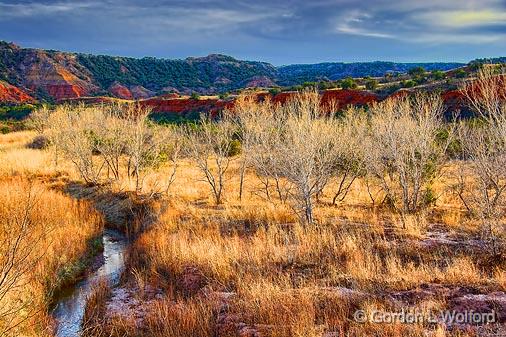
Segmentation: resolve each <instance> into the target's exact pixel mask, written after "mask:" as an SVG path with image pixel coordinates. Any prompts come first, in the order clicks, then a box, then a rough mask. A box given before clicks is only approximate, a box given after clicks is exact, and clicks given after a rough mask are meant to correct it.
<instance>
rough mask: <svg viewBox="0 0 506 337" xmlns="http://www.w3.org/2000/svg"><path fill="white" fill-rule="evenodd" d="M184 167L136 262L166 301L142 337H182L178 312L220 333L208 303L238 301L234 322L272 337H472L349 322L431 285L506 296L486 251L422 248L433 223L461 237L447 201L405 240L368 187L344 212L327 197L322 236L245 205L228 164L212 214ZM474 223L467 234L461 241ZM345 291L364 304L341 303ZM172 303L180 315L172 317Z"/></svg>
mask: <svg viewBox="0 0 506 337" xmlns="http://www.w3.org/2000/svg"><path fill="white" fill-rule="evenodd" d="M185 165H188V164H184V165H183V166H182V167H183V169H182V170H180V172H179V176H178V179H177V180H176V182H175V183H174V187H173V195H172V198H171V201H170V205H169V207H167V210H166V211H165V212H163V213H162V214H161V216H160V218H159V221H158V222H157V223H156V224H155V225H153V226H152V227H151V228H150V229H149V230H148V231H147V232H145V233H144V234H142V235H141V237H140V238H139V239H138V240H137V242H136V243H135V245H134V248H133V252H132V254H131V259H130V264H131V266H134V267H135V268H137V269H138V270H142V271H143V274H144V275H145V278H146V279H150V280H151V282H152V283H153V284H155V285H156V286H161V287H163V288H164V289H165V290H166V292H167V294H168V295H167V296H168V297H167V299H166V300H165V301H164V302H162V304H161V305H160V306H161V307H157V308H156V309H155V312H153V313H152V314H151V316H150V319H149V322H150V323H149V326H148V327H147V329H148V330H147V331H148V332H147V333H146V335H151V334H154V335H157V336H158V335H163V334H164V333H166V334H168V335H171V336H185V332H184V331H187V330H185V329H187V328H182V327H181V326H180V325H181V324H183V323H182V322H181V321H180V319H176V320H174V315H175V314H174V313H173V312H172V310H176V311H177V312H179V311H178V310H181V306H186V305H188V307H185V310H187V311H186V312H185V315H186V316H185V317H184V322H185V323H184V324H193V326H194V327H196V326H199V327H200V326H206V327H209V324H208V323H203V322H202V321H200V320H199V317H201V315H202V313H201V311H198V314H197V313H195V315H197V316H193V314H192V313H193V310H194V309H192V308H194V306H195V305H197V307H198V308H203V307H205V308H206V313H207V312H208V311H209V310H210V309H209V308H208V307H209V306H210V307H211V308H213V310H214V312H215V313H214V315H215V321H213V322H216V321H217V322H220V317H221V316H220V315H223V313H222V314H219V312H220V309H219V308H220V305H219V304H216V301H215V300H214V299H213V296H211V295H209V294H215V293H221V292H226V293H229V292H231V293H233V294H234V295H233V296H232V299H231V300H229V301H228V302H227V303H228V307H227V308H228V309H227V314H226V315H228V316H227V317H231V318H230V319H232V318H234V319H236V320H237V322H242V323H243V324H246V325H247V326H250V327H254V328H255V329H256V330H257V331H264V330H265V331H267V332H268V333H267V332H264V334H265V333H267V335H272V336H322V334H323V333H324V332H331V331H332V332H340V333H341V334H344V335H349V336H357V335H364V336H365V335H374V336H426V334H427V331H432V332H431V335H432V336H450V335H451V336H460V335H462V336H465V335H466V334H465V333H462V332H459V331H454V332H448V331H445V330H444V328H443V327H441V326H436V327H435V328H434V327H432V328H430V327H428V326H425V325H422V324H419V325H403V324H387V325H381V324H372V323H371V324H357V323H354V322H353V321H350V319H352V315H353V312H354V311H355V310H356V309H358V308H360V309H364V310H366V309H367V308H372V307H375V308H382V309H385V310H386V309H389V308H390V309H391V308H392V305H393V304H392V302H390V301H389V300H386V299H385V298H384V295H385V294H387V293H395V292H399V291H405V290H410V289H417V288H419V287H420V286H423V285H427V284H429V285H430V284H438V285H441V286H443V287H447V288H454V287H458V286H462V287H472V288H474V289H483V291H487V289H494V290H503V291H504V290H505V289H506V288H505V287H504V279H503V278H504V269H503V268H504V266H500V267H498V268H499V269H497V271H495V272H494V271H491V269H490V267H488V266H487V265H483V264H484V262H483V261H484V260H486V256H487V252H486V251H482V252H481V253H473V252H470V251H466V250H465V249H464V250H454V249H452V248H451V247H448V246H445V245H441V246H425V245H424V244H423V240H425V239H426V238H427V236H426V234H427V231H430V230H431V226H432V225H433V223H432V221H433V220H434V219H438V221H439V220H442V221H441V222H443V224H441V226H447V227H446V228H448V231H449V232H451V231H452V230H459V224H461V223H462V220H464V216H463V215H462V214H463V213H462V210H461V206H459V204H458V200H456V199H455V198H454V197H452V196H447V197H446V198H447V199H440V201H441V200H445V201H447V202H449V203H450V202H451V204H441V203H440V201H439V202H438V205H437V206H436V207H435V210H434V212H431V213H422V214H420V215H418V216H416V217H415V216H412V217H409V218H408V219H407V220H406V221H405V222H406V224H407V229H405V230H404V229H402V228H401V225H400V220H399V218H398V216H396V215H393V214H391V213H390V212H389V211H388V210H387V209H384V208H381V207H380V208H377V207H376V208H373V207H371V202H370V199H369V196H368V194H367V192H366V191H365V188H364V186H365V185H364V182H363V181H359V182H358V183H357V184H356V185H355V188H354V189H353V190H352V191H351V192H350V195H349V198H348V199H346V202H345V204H343V205H339V206H337V207H335V206H329V205H330V199H331V196H332V193H331V191H332V186H330V187H329V188H328V190H327V192H326V193H324V195H323V196H322V197H321V203H320V204H319V205H318V206H319V208H318V211H317V212H316V218H317V219H318V224H316V225H313V226H304V225H301V224H299V223H298V221H297V219H298V218H297V216H296V215H295V214H294V212H293V210H292V209H291V208H290V207H288V206H287V205H285V204H282V203H280V202H279V201H274V202H269V201H267V200H265V199H263V198H261V197H259V196H258V195H257V194H255V193H249V194H247V197H246V198H243V200H242V201H239V200H238V197H237V196H238V190H237V188H238V181H237V175H236V174H235V173H234V171H235V170H236V169H238V167H237V166H238V163H233V164H232V165H233V166H232V167H231V169H230V172H229V174H230V177H229V179H230V180H229V181H228V184H227V186H228V189H227V191H226V194H225V195H226V202H225V203H224V204H223V205H221V206H219V207H216V206H212V205H213V201H212V199H211V198H210V197H209V191H208V187H207V186H206V185H205V184H199V183H195V179H198V175H197V172H195V171H194V169H192V168H190V167H186V166H185ZM190 182H191V184H190ZM246 182H247V187H246V191H254V190H255V189H256V186H257V184H258V183H259V182H258V180H257V179H256V178H255V176H254V175H253V174H251V172H250V173H248V175H247V179H246ZM440 188H446V186H445V185H444V184H442V185H440ZM329 191H330V192H329ZM466 221H467V220H466ZM469 223H472V222H470V221H469ZM469 223H467V224H466V226H464V227H463V229H462V232H460V234H462V235H466V234H465V233H467V230H468V228H467V227H468V226H471V225H469ZM471 227H472V226H471ZM480 254H481V255H480ZM343 288H346V289H350V290H349V291H350V292H352V293H353V294H356V295H357V297H353V296H352V297H351V298H350V297H348V296H346V294H343V293H341V292H340V290H339V289H343ZM203 294H208V295H205V296H204V295H203ZM360 294H366V296H364V297H362V296H361V295H360ZM173 301H176V302H177V303H178V304H177V305H176V306H175V307H174V303H173ZM218 302H219V301H218ZM195 303H197V304H195ZM417 305H419V306H423V307H430V308H432V309H434V308H439V309H441V308H443V309H444V308H446V305H447V303H446V301H445V300H444V299H443V300H441V299H438V298H433V299H431V301H422V302H419V303H417ZM160 308H163V310H161V309H160ZM169 308H172V309H169ZM190 309H191V310H190ZM427 310H428V309H427ZM199 315H200V316H199ZM206 315H207V314H206ZM175 316H176V317H179V316H178V315H175ZM203 317H207V316H205V315H204V316H203ZM153 321H155V322H157V324H155V325H153V324H152V322H153ZM205 321H206V322H207V319H205ZM160 322H163V324H161V323H160ZM155 327H156V328H155ZM161 327H164V328H163V329H161ZM210 328H213V329H214V331H219V333H220V336H222V335H223V336H229V335H227V334H225V333H224V332H223V331H224V330H223V329H225V330H226V328H224V327H223V326H222V325H219V324H218V325H216V323H213V324H211V327H210ZM151 329H153V330H151ZM160 329H161V330H160ZM434 329H435V330H434ZM232 330H234V329H232ZM169 331H170V333H169ZM234 331H235V330H234ZM127 335H128V334H127ZM230 336H235V334H232V333H231V334H230Z"/></svg>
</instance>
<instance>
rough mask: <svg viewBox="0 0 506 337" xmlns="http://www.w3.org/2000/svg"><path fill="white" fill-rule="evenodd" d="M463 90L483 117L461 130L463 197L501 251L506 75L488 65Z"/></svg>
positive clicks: (505, 187)
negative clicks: (505, 76)
mask: <svg viewBox="0 0 506 337" xmlns="http://www.w3.org/2000/svg"><path fill="white" fill-rule="evenodd" d="M462 92H463V93H464V95H465V96H466V97H467V99H468V102H469V104H470V107H471V108H472V109H473V110H474V111H475V112H476V113H477V115H478V117H479V119H478V120H477V121H474V122H467V123H462V124H461V127H460V129H459V131H460V132H459V135H460V137H459V139H460V142H461V144H462V150H463V158H464V159H467V161H466V162H463V165H461V170H460V172H461V174H460V177H459V184H458V188H459V189H458V192H459V197H460V198H461V200H462V202H463V203H464V205H465V206H466V208H467V209H468V210H469V211H471V212H472V213H474V214H475V215H477V216H478V217H479V218H480V219H481V221H482V225H483V228H484V229H485V235H486V237H487V239H488V241H489V242H490V243H491V245H492V250H493V252H494V253H495V254H497V253H498V249H499V244H498V243H499V242H498V239H499V237H500V234H501V233H503V232H504V227H503V226H504V225H502V224H501V219H502V218H503V217H504V215H505V206H506V197H505V193H504V191H505V190H506V170H505V167H506V81H505V78H504V75H502V74H497V73H496V72H495V71H494V70H493V68H492V67H485V68H483V69H482V70H481V71H480V72H479V74H478V78H477V79H476V80H475V81H473V82H469V83H467V84H466V86H465V87H464V88H463V90H462ZM469 173H471V174H469ZM469 177H474V179H469Z"/></svg>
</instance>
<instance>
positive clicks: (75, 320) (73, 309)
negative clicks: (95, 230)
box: [52, 230, 126, 337]
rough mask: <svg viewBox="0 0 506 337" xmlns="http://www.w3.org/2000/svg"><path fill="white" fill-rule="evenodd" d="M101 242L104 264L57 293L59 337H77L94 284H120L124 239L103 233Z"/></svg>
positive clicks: (121, 236) (56, 307)
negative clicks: (101, 280) (102, 282)
mask: <svg viewBox="0 0 506 337" xmlns="http://www.w3.org/2000/svg"><path fill="white" fill-rule="evenodd" d="M102 240H103V244H104V252H103V254H104V264H103V265H102V266H101V267H100V268H99V269H98V270H97V271H96V272H94V273H93V274H91V275H90V276H89V277H88V278H86V279H84V280H82V281H80V282H79V283H78V284H76V285H75V286H73V287H69V288H67V289H64V290H63V291H62V292H61V293H59V296H58V298H57V304H56V306H55V308H54V310H53V313H52V314H53V317H54V318H55V320H56V321H57V323H58V325H57V330H56V336H58V337H71V336H72V337H76V336H79V330H80V328H81V322H82V319H83V315H84V308H85V305H86V298H87V297H88V296H89V295H90V293H91V291H92V289H93V284H94V283H95V282H97V281H98V280H100V279H106V280H107V281H108V282H109V284H110V285H111V286H114V285H115V284H117V283H118V282H119V278H120V275H121V272H122V270H123V266H124V260H123V257H124V252H125V248H126V240H125V237H124V236H123V235H122V234H120V233H118V232H116V231H112V230H106V231H105V232H104V235H103V239H102Z"/></svg>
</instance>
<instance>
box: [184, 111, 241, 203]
mask: <svg viewBox="0 0 506 337" xmlns="http://www.w3.org/2000/svg"><path fill="white" fill-rule="evenodd" d="M235 132H236V128H235V125H234V124H233V123H232V122H230V121H229V120H226V119H225V120H222V121H218V122H214V121H212V120H210V119H209V118H205V117H202V119H201V121H200V123H199V124H198V125H194V126H187V127H186V128H185V135H186V137H185V138H186V144H185V150H186V154H187V155H188V156H189V157H190V158H191V159H192V160H193V161H194V162H195V164H196V165H197V167H198V168H199V169H200V171H201V172H202V174H203V176H204V180H205V181H206V182H207V183H208V184H209V186H210V187H211V191H212V193H213V196H214V201H215V203H216V204H217V205H218V204H221V203H222V202H223V193H224V189H225V184H226V178H225V173H226V172H227V170H228V168H229V165H230V161H231V160H232V159H233V153H232V150H233V142H232V141H233V135H234V134H235Z"/></svg>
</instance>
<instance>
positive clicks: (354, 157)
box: [232, 91, 451, 223]
mask: <svg viewBox="0 0 506 337" xmlns="http://www.w3.org/2000/svg"><path fill="white" fill-rule="evenodd" d="M232 115H234V114H232ZM235 116H236V117H235V118H236V120H238V123H237V125H238V128H239V129H240V133H241V135H242V139H243V144H244V151H243V157H244V158H245V159H243V161H244V162H245V163H247V165H249V166H251V167H252V168H253V169H254V170H255V172H256V173H257V175H258V176H259V177H260V179H261V180H262V181H263V182H264V187H265V188H264V190H265V191H266V192H265V194H266V195H267V197H269V198H270V196H269V184H270V182H272V184H273V185H274V186H275V190H276V191H277V192H278V193H277V194H278V197H279V199H281V200H288V201H291V202H292V204H293V206H294V208H295V209H296V210H298V211H299V212H300V214H301V217H302V218H303V219H304V220H305V221H306V222H309V223H310V222H312V221H313V208H314V200H315V199H317V197H318V196H319V195H320V194H321V193H322V192H323V190H324V189H325V188H327V187H328V186H335V185H337V188H336V189H335V191H332V194H333V198H332V202H333V203H334V204H335V203H336V202H337V201H343V200H344V198H345V197H346V195H347V193H348V191H349V190H350V188H351V187H352V184H353V182H354V181H355V180H356V178H357V177H363V176H366V175H367V176H369V177H370V178H373V179H375V180H376V181H377V182H378V184H379V186H380V187H381V188H382V190H383V192H384V194H385V196H386V199H387V200H388V201H389V203H390V205H391V206H393V207H394V208H395V209H396V210H398V211H399V212H400V213H401V214H406V213H411V212H416V211H417V210H419V209H420V208H421V207H423V202H424V198H423V197H422V195H423V193H426V191H428V190H430V184H431V183H432V182H433V181H434V179H436V178H437V173H438V172H439V170H440V169H441V167H442V165H443V164H444V162H445V161H444V158H445V155H446V148H447V146H448V144H449V142H450V139H451V137H449V135H450V133H451V130H450V129H448V128H446V126H445V125H444V123H443V103H442V102H441V99H440V98H438V97H437V96H435V95H417V96H415V97H407V96H406V97H400V98H395V99H389V100H387V101H385V102H382V103H379V104H376V105H374V106H372V107H371V109H370V110H369V111H368V112H366V111H363V110H360V109H350V110H349V111H347V112H346V113H344V115H342V114H341V115H338V113H337V109H336V105H334V104H323V102H322V101H321V96H320V95H319V94H318V92H315V91H305V92H301V93H299V94H297V95H296V96H295V97H294V98H293V99H292V100H291V101H289V102H287V103H286V104H283V105H279V104H278V105H276V104H272V103H271V102H269V101H264V102H259V103H258V102H257V103H255V102H254V101H252V99H251V98H250V99H244V98H243V99H241V100H239V101H238V103H237V104H236V110H235ZM445 128H446V131H447V132H446V137H445V139H439V138H438V137H439V134H440V132H441V131H442V130H444V129H445ZM331 182H336V183H335V184H329V183H331Z"/></svg>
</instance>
